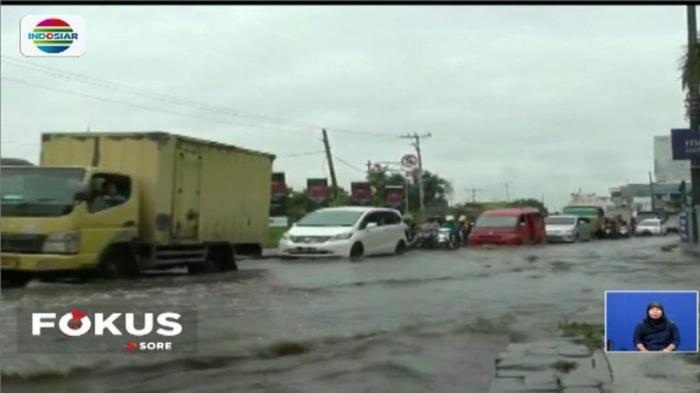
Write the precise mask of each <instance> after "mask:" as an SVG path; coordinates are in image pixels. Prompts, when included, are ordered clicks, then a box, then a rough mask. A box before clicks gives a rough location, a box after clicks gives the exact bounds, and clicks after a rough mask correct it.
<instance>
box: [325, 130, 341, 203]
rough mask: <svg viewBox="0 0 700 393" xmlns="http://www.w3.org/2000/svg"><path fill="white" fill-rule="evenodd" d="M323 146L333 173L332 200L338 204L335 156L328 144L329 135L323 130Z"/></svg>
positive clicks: (329, 167)
mask: <svg viewBox="0 0 700 393" xmlns="http://www.w3.org/2000/svg"><path fill="white" fill-rule="evenodd" d="M323 145H324V146H325V147H326V159H327V160H328V169H329V170H330V172H331V198H332V199H333V203H336V202H338V181H337V180H336V178H335V168H334V167H333V155H332V154H331V144H330V142H328V133H327V132H326V129H325V128H324V129H323Z"/></svg>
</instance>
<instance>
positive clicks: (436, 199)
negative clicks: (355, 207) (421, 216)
mask: <svg viewBox="0 0 700 393" xmlns="http://www.w3.org/2000/svg"><path fill="white" fill-rule="evenodd" d="M367 181H368V182H369V183H370V185H371V186H372V187H373V189H374V190H375V195H374V198H373V201H372V202H373V203H372V204H373V205H375V206H382V205H384V201H385V200H386V186H387V185H404V184H405V182H406V177H405V176H403V175H402V174H399V173H390V172H388V171H386V170H385V169H382V168H378V169H375V170H373V171H371V172H370V173H369V174H368V175H367ZM423 190H424V198H425V199H424V201H425V206H426V207H447V205H448V196H449V195H450V194H451V193H452V184H451V183H450V182H449V181H448V180H446V179H443V178H441V177H440V176H438V175H437V174H434V173H431V172H429V171H423ZM418 198H419V191H418V176H417V174H415V173H414V175H413V176H412V179H411V182H410V184H409V186H408V199H409V203H410V206H409V211H417V210H418V209H419V208H420V203H419V201H418Z"/></svg>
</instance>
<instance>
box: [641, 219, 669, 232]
mask: <svg viewBox="0 0 700 393" xmlns="http://www.w3.org/2000/svg"><path fill="white" fill-rule="evenodd" d="M666 233H667V231H666V227H665V226H663V224H662V223H661V220H659V219H658V218H647V219H646V220H642V221H641V222H640V223H639V224H637V229H635V234H636V235H638V236H665V235H666Z"/></svg>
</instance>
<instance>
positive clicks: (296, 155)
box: [277, 150, 325, 157]
mask: <svg viewBox="0 0 700 393" xmlns="http://www.w3.org/2000/svg"><path fill="white" fill-rule="evenodd" d="M317 154H325V151H324V150H320V151H309V152H305V153H288V154H277V157H301V156H312V155H317Z"/></svg>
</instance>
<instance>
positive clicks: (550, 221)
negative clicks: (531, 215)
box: [544, 217, 576, 225]
mask: <svg viewBox="0 0 700 393" xmlns="http://www.w3.org/2000/svg"><path fill="white" fill-rule="evenodd" d="M544 222H545V224H547V225H574V223H576V218H574V217H547V219H546V220H545V221H544Z"/></svg>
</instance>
